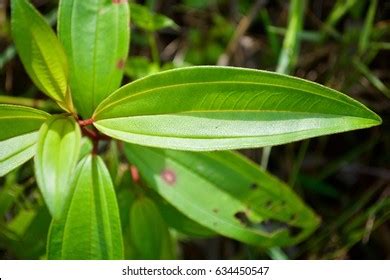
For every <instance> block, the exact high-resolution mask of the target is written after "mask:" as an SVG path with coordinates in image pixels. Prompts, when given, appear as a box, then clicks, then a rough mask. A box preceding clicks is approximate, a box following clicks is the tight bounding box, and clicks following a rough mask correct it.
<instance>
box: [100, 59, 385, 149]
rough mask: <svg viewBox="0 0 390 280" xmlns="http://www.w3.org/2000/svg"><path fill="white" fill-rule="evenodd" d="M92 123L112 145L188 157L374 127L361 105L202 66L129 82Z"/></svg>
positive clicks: (305, 85)
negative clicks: (142, 147) (186, 153)
mask: <svg viewBox="0 0 390 280" xmlns="http://www.w3.org/2000/svg"><path fill="white" fill-rule="evenodd" d="M94 120H95V123H94V124H95V126H96V128H97V129H99V130H100V131H101V132H103V133H105V134H107V135H109V136H111V137H113V138H117V139H120V140H123V141H126V142H130V143H135V144H140V145H147V146H155V147H162V148H170V149H181V150H194V151H202V150H203V151H206V150H226V149H238V148H248V147H263V146H270V145H278V144H284V143H288V142H291V141H297V140H302V139H305V138H310V137H315V136H319V135H326V134H331V133H337V132H343V131H347V130H353V129H360V128H366V127H371V126H374V125H378V124H380V123H381V119H380V118H379V116H377V115H376V114H375V113H373V112H372V111H370V110H369V109H367V108H366V107H365V106H364V105H362V104H360V103H359V102H357V101H355V100H353V99H351V98H349V97H348V96H346V95H343V94H342V93H340V92H337V91H335V90H332V89H330V88H326V87H324V86H321V85H319V84H316V83H313V82H309V81H305V80H302V79H299V78H294V77H289V76H285V75H281V74H276V73H272V72H266V71H257V70H249V69H241V68H231V67H207V66H206V67H189V68H181V69H177V70H171V71H166V72H161V73H159V74H156V75H152V76H149V77H147V78H144V79H140V80H137V81H135V82H133V83H130V84H128V85H126V86H124V87H122V88H121V89H119V90H118V91H116V92H114V93H113V94H112V95H110V96H109V97H108V98H107V99H106V100H104V101H103V102H102V103H101V104H100V105H99V107H98V108H97V110H96V112H95V115H94Z"/></svg>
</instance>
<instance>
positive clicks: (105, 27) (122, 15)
mask: <svg viewBox="0 0 390 280" xmlns="http://www.w3.org/2000/svg"><path fill="white" fill-rule="evenodd" d="M127 5H128V4H127V2H124V1H120V2H118V1H111V0H104V1H95V0H87V1H86V0H70V1H69V0H66V1H61V2H60V6H59V16H58V18H59V23H58V34H59V38H60V41H61V42H62V43H63V45H64V48H65V52H66V54H67V56H68V59H69V64H70V69H71V71H70V72H71V73H70V85H71V90H72V94H73V96H74V102H75V105H76V107H77V109H78V111H79V113H80V114H81V115H82V116H83V117H84V118H88V117H90V116H91V114H92V112H93V110H94V108H95V106H96V105H97V104H98V103H99V102H100V101H101V100H102V99H103V98H104V97H106V96H107V95H108V94H109V93H111V92H112V91H113V90H115V89H117V88H118V87H119V85H120V82H121V79H122V75H123V68H124V65H125V61H126V58H127V52H128V45H129V40H130V39H129V38H130V31H129V20H130V19H129V11H128V6H127Z"/></svg>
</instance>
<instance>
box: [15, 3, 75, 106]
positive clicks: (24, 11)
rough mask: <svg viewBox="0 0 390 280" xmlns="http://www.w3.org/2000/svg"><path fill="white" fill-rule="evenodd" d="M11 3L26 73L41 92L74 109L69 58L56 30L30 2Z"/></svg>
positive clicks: (18, 44)
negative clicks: (70, 89)
mask: <svg viewBox="0 0 390 280" xmlns="http://www.w3.org/2000/svg"><path fill="white" fill-rule="evenodd" d="M11 5H12V36H13V39H14V41H15V46H16V49H17V51H18V53H19V55H20V58H21V60H22V62H23V65H24V67H25V69H26V71H27V73H28V74H29V76H30V77H31V79H32V80H33V82H34V83H35V85H36V86H37V87H38V88H39V89H40V90H41V91H42V92H44V93H45V94H46V95H48V96H49V97H51V98H53V99H54V100H55V101H57V103H58V104H59V105H60V106H61V107H62V108H63V109H65V110H67V111H72V110H73V105H72V101H71V96H70V93H69V91H68V65H67V60H66V56H65V52H64V50H63V48H62V46H61V44H60V43H59V41H58V40H57V37H56V35H55V34H54V31H53V30H52V29H51V27H50V25H49V24H48V23H47V22H46V20H45V19H44V18H43V17H42V16H41V15H40V14H39V12H38V11H37V10H36V9H35V8H34V7H33V6H32V5H31V4H30V3H29V2H28V1H26V0H15V1H12V2H11Z"/></svg>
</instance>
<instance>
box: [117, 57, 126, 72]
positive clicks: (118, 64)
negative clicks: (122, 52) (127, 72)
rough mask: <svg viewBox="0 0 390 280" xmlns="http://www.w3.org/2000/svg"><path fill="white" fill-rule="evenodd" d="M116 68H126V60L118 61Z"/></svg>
mask: <svg viewBox="0 0 390 280" xmlns="http://www.w3.org/2000/svg"><path fill="white" fill-rule="evenodd" d="M116 68H118V69H119V70H122V69H123V68H125V60H124V59H120V60H118V62H117V63H116Z"/></svg>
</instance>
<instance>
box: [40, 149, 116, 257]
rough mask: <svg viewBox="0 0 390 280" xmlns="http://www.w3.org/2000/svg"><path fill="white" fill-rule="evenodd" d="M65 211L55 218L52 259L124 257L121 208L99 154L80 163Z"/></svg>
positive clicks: (52, 236) (51, 245) (51, 240)
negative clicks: (61, 215)
mask: <svg viewBox="0 0 390 280" xmlns="http://www.w3.org/2000/svg"><path fill="white" fill-rule="evenodd" d="M72 190H73V196H72V200H71V202H70V204H69V206H66V209H68V210H67V211H66V215H64V216H63V217H62V218H61V219H60V220H53V222H52V225H51V228H50V234H49V241H48V258H49V259H122V258H123V242H122V231H121V225H120V219H119V210H118V205H117V201H116V197H115V191H114V187H113V185H112V182H111V178H110V174H109V172H108V170H107V168H106V166H105V165H104V162H103V161H102V160H101V158H99V157H98V156H94V155H89V156H87V157H85V158H84V159H83V160H82V161H81V162H80V163H79V164H78V166H77V169H76V175H75V177H74V180H73V183H72Z"/></svg>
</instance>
